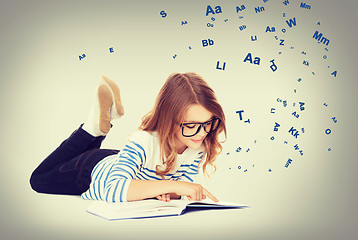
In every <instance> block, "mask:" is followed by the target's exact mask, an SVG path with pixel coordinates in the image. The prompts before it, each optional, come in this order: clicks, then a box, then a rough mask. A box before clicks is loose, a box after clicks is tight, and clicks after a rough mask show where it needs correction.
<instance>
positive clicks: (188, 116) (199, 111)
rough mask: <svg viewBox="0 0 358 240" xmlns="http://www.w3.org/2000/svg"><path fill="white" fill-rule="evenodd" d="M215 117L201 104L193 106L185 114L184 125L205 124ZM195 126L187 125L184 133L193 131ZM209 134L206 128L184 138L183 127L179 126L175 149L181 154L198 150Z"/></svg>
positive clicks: (176, 130) (176, 131) (176, 132)
mask: <svg viewBox="0 0 358 240" xmlns="http://www.w3.org/2000/svg"><path fill="white" fill-rule="evenodd" d="M212 117H213V114H212V113H211V112H209V111H208V110H207V109H206V108H204V107H203V106H202V105H200V104H193V105H191V106H190V107H189V108H188V110H187V111H186V113H185V114H184V121H183V122H182V123H205V122H207V121H209V120H210V119H211V118H212ZM193 126H195V125H194V124H188V125H186V127H184V128H186V129H184V131H188V132H190V131H192V130H191V129H190V128H191V127H193ZM206 135H207V133H206V132H205V130H204V128H203V127H201V128H200V130H199V132H198V133H197V134H195V135H194V136H191V137H185V136H183V130H182V127H180V126H179V125H178V126H177V127H176V129H175V141H176V142H175V145H176V146H175V147H176V150H177V152H178V153H179V154H181V153H183V152H184V150H185V149H186V148H187V147H188V148H193V149H197V148H199V147H200V146H201V144H202V142H203V140H204V139H205V137H206Z"/></svg>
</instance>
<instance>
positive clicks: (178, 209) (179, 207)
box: [87, 199, 247, 220]
mask: <svg viewBox="0 0 358 240" xmlns="http://www.w3.org/2000/svg"><path fill="white" fill-rule="evenodd" d="M245 207H247V206H242V205H239V204H236V203H229V202H224V201H219V202H214V201H212V200H210V199H205V200H202V201H188V200H170V202H163V201H159V200H156V199H149V200H141V201H133V202H126V203H107V202H102V201H95V202H93V203H92V204H90V206H89V207H88V209H87V212H89V213H92V214H94V215H96V216H99V217H102V218H104V219H107V220H121V219H131V218H150V217H164V216H178V215H181V214H183V213H184V212H186V211H193V210H194V211H195V210H203V209H240V208H245Z"/></svg>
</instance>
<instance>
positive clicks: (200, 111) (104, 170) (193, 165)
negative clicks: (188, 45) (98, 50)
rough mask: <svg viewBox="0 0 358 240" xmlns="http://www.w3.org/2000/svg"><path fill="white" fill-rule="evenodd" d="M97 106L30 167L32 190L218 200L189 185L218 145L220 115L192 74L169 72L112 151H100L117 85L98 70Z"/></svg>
mask: <svg viewBox="0 0 358 240" xmlns="http://www.w3.org/2000/svg"><path fill="white" fill-rule="evenodd" d="M102 78H103V80H104V81H103V82H102V83H101V84H100V85H99V86H98V89H97V95H98V102H97V103H98V104H97V106H95V107H93V108H92V110H91V113H90V115H89V117H88V119H87V120H86V122H85V123H84V124H82V125H81V126H80V127H79V128H78V129H77V130H76V131H74V132H73V133H72V135H71V136H70V137H69V138H68V139H66V140H65V141H64V142H63V143H62V144H61V145H60V146H59V147H58V148H57V149H56V150H55V151H54V152H53V153H51V154H50V155H49V156H48V157H47V158H46V159H45V160H44V161H43V162H42V163H41V164H40V165H39V166H38V167H37V168H36V169H35V171H34V172H33V173H32V175H31V179H30V183H31V187H32V188H33V189H34V190H35V191H37V192H39V193H52V194H69V195H81V197H82V198H83V199H94V200H103V201H107V202H126V201H135V200H142V199H146V198H155V197H156V198H157V199H159V200H161V201H169V200H170V199H177V198H180V197H187V198H188V199H189V200H199V201H200V200H202V199H205V198H206V197H209V198H210V199H212V200H214V201H218V200H217V199H216V198H215V197H214V196H213V195H212V194H211V193H210V192H208V191H207V190H206V189H205V188H203V187H202V186H201V185H199V184H195V183H194V179H195V176H197V175H198V169H199V166H200V165H201V164H202V167H203V171H204V173H206V170H207V166H209V165H213V162H214V160H215V159H216V157H217V156H218V154H219V153H220V152H221V150H222V146H221V144H220V143H219V141H218V135H219V134H220V133H221V132H224V133H225V137H226V127H225V116H224V113H223V110H222V107H221V106H220V104H219V103H218V101H217V99H216V96H215V93H214V91H213V90H212V89H211V88H210V87H209V86H208V84H207V83H206V82H205V81H204V80H203V78H202V77H201V76H199V75H198V74H196V73H184V74H180V73H174V74H172V75H170V76H169V77H168V79H167V81H166V82H165V84H164V86H163V87H162V89H161V90H160V92H159V95H158V97H157V100H156V103H155V106H154V108H153V110H152V111H151V112H149V113H148V114H147V115H145V116H144V117H143V120H142V124H141V125H140V127H139V130H138V131H137V132H135V133H134V134H133V135H132V136H131V137H130V140H129V141H128V143H127V145H125V147H124V148H123V149H122V150H121V151H120V152H119V151H118V150H111V149H100V145H101V142H102V141H103V140H104V138H105V136H106V134H107V133H108V132H109V130H110V128H111V126H112V125H111V123H110V122H111V120H113V119H115V118H119V117H121V116H122V115H123V114H124V110H123V106H122V103H121V99H120V91H119V88H118V86H117V85H116V83H115V82H114V81H112V80H111V79H109V78H107V77H105V76H102Z"/></svg>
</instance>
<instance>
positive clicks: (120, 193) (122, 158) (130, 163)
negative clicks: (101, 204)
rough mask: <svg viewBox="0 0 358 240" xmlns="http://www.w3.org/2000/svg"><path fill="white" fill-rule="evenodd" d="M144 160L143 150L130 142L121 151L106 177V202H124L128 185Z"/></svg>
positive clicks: (138, 145) (133, 142)
mask: <svg viewBox="0 0 358 240" xmlns="http://www.w3.org/2000/svg"><path fill="white" fill-rule="evenodd" d="M145 160H146V153H145V150H144V148H143V147H142V146H141V145H140V144H138V143H136V142H135V141H130V142H129V143H128V144H127V145H125V147H124V148H123V149H122V150H121V152H120V154H119V158H118V160H116V162H115V163H114V164H113V166H112V167H111V169H110V170H109V172H108V175H107V177H106V181H105V186H104V194H105V200H106V201H107V202H126V201H127V193H128V188H129V184H130V182H131V180H132V179H134V178H135V176H136V174H137V172H138V171H139V169H140V167H141V166H142V165H143V164H144V162H145Z"/></svg>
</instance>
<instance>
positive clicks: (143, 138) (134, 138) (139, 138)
mask: <svg viewBox="0 0 358 240" xmlns="http://www.w3.org/2000/svg"><path fill="white" fill-rule="evenodd" d="M129 141H130V142H134V143H136V144H139V145H141V146H143V147H150V148H152V147H154V146H156V145H158V144H159V140H158V134H157V133H156V132H149V131H143V130H138V131H136V132H134V133H133V134H132V135H130V137H129Z"/></svg>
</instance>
